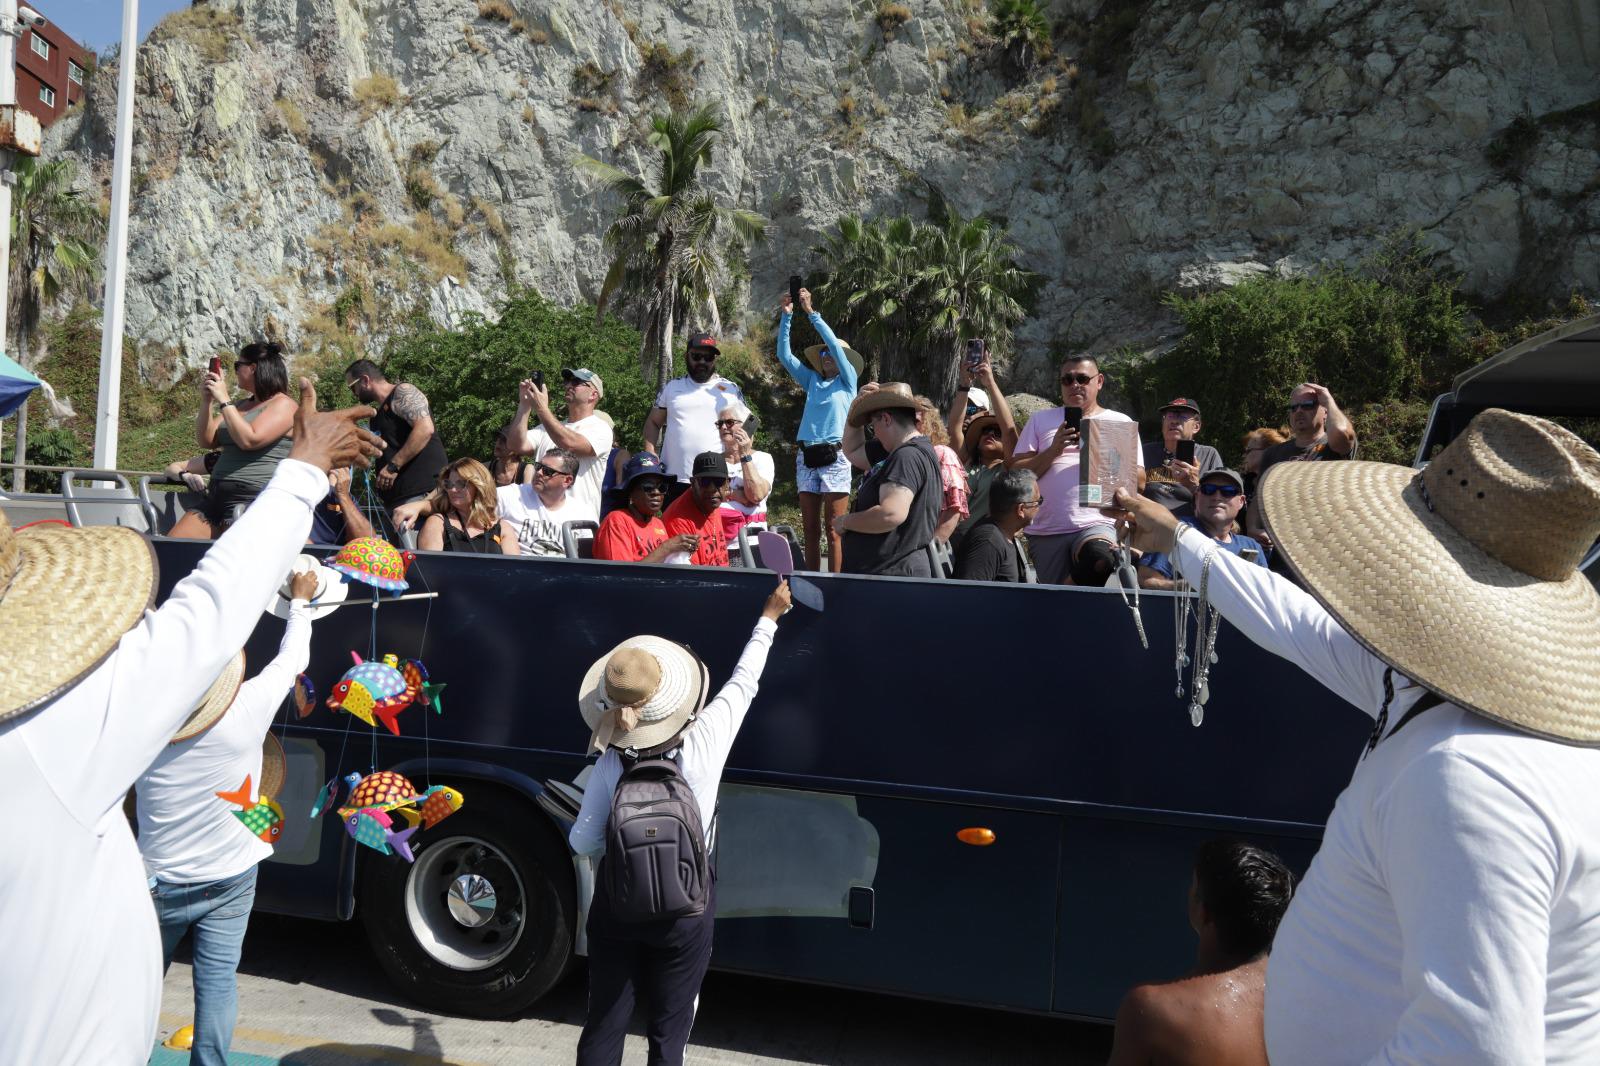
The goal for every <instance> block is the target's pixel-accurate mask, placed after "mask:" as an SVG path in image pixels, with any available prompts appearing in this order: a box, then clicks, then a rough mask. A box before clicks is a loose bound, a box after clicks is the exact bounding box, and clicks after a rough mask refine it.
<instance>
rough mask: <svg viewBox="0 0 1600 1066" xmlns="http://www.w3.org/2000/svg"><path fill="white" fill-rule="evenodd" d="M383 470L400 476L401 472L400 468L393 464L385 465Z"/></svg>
mask: <svg viewBox="0 0 1600 1066" xmlns="http://www.w3.org/2000/svg"><path fill="white" fill-rule="evenodd" d="M383 468H384V469H385V470H387V471H389V472H390V473H391V474H398V473H399V472H400V468H399V467H398V466H395V465H394V464H393V463H384V464H383Z"/></svg>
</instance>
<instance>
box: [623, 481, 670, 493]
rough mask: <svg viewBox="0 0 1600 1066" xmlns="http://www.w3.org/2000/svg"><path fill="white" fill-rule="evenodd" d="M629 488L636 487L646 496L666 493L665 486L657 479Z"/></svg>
mask: <svg viewBox="0 0 1600 1066" xmlns="http://www.w3.org/2000/svg"><path fill="white" fill-rule="evenodd" d="M631 488H635V489H638V490H639V491H640V492H642V493H644V494H645V495H646V496H665V495H666V494H667V487H666V486H665V485H663V484H662V483H661V482H659V481H652V482H650V483H648V484H645V485H634V486H631Z"/></svg>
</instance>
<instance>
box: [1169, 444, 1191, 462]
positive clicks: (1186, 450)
mask: <svg viewBox="0 0 1600 1066" xmlns="http://www.w3.org/2000/svg"><path fill="white" fill-rule="evenodd" d="M1173 458H1174V459H1176V460H1178V462H1180V463H1192V462H1194V441H1192V440H1180V441H1179V442H1178V449H1177V451H1175V452H1174V453H1173Z"/></svg>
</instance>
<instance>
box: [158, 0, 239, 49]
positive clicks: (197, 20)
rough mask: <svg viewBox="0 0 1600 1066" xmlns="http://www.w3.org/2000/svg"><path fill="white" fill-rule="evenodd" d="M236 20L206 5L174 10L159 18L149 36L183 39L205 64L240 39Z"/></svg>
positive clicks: (233, 16) (226, 13) (227, 12)
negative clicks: (202, 58) (203, 59)
mask: <svg viewBox="0 0 1600 1066" xmlns="http://www.w3.org/2000/svg"><path fill="white" fill-rule="evenodd" d="M239 26H240V19H239V16H238V15H236V14H234V13H233V12H232V11H222V10H219V9H218V8H214V7H209V6H200V7H189V8H185V9H183V10H180V11H174V12H173V13H172V14H170V15H168V16H167V17H166V18H164V19H162V20H161V21H160V22H159V23H158V24H157V25H156V28H155V30H154V31H152V32H151V34H150V36H151V38H152V39H157V40H173V41H185V42H187V43H188V44H190V45H192V46H193V47H194V50H195V51H197V52H199V53H200V55H201V56H202V57H204V58H205V60H206V61H207V62H209V63H221V62H223V61H224V60H226V59H227V58H228V48H229V46H230V45H231V44H232V43H233V42H234V41H237V40H239V39H240V33H239Z"/></svg>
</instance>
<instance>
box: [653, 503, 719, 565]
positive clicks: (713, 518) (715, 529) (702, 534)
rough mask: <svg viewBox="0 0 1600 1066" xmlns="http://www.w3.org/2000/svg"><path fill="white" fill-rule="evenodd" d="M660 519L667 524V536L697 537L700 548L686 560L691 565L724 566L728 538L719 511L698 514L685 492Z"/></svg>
mask: <svg viewBox="0 0 1600 1066" xmlns="http://www.w3.org/2000/svg"><path fill="white" fill-rule="evenodd" d="M661 518H662V520H663V521H665V522H666V524H667V536H669V537H676V536H677V535H678V534H679V533H694V534H696V535H698V536H699V538H700V546H699V547H698V548H696V549H695V550H694V554H693V555H691V556H689V561H690V562H691V563H693V564H694V565H695V566H727V565H728V535H727V534H726V533H724V532H723V529H722V513H721V512H720V511H712V512H711V513H710V514H703V513H701V511H700V507H699V505H698V504H696V503H695V502H694V496H693V494H692V493H688V492H686V493H684V494H683V495H682V496H679V497H678V498H677V499H676V500H673V501H672V506H671V507H668V508H667V511H666V513H665V514H663V515H662V516H661Z"/></svg>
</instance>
